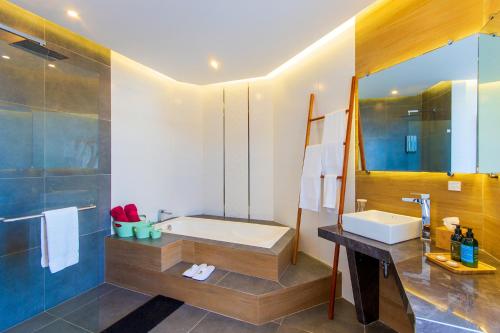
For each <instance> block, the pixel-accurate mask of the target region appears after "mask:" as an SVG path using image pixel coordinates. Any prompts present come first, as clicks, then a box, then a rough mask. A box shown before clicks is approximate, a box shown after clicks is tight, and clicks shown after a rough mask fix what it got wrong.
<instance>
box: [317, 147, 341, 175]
mask: <svg viewBox="0 0 500 333" xmlns="http://www.w3.org/2000/svg"><path fill="white" fill-rule="evenodd" d="M322 146H323V147H322V151H321V164H322V173H323V175H331V174H336V175H341V174H342V167H343V163H344V143H343V142H327V143H324V144H323V145H322Z"/></svg>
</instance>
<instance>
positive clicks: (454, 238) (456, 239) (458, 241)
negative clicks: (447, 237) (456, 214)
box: [450, 224, 464, 261]
mask: <svg viewBox="0 0 500 333" xmlns="http://www.w3.org/2000/svg"><path fill="white" fill-rule="evenodd" d="M454 226H455V232H454V233H453V235H451V241H450V253H451V260H454V261H461V260H462V259H461V257H460V256H461V255H460V253H461V251H460V248H461V247H462V239H463V238H464V236H463V235H462V229H461V228H460V225H459V224H454Z"/></svg>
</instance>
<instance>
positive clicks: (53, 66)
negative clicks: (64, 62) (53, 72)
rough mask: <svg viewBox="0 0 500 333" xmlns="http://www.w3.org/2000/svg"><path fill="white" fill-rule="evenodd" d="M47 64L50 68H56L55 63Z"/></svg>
mask: <svg viewBox="0 0 500 333" xmlns="http://www.w3.org/2000/svg"><path fill="white" fill-rule="evenodd" d="M47 66H49V67H50V68H56V65H54V64H48V65H47Z"/></svg>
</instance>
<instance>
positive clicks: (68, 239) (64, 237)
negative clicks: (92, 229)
mask: <svg viewBox="0 0 500 333" xmlns="http://www.w3.org/2000/svg"><path fill="white" fill-rule="evenodd" d="M43 214H44V217H42V221H41V222H42V223H41V233H40V236H41V248H42V260H41V263H42V267H49V268H50V272H51V273H56V272H59V271H60V270H62V269H64V268H66V267H68V266H71V265H74V264H76V263H78V260H79V235H78V209H77V208H76V207H68V208H62V209H55V210H49V211H46V212H44V213H43Z"/></svg>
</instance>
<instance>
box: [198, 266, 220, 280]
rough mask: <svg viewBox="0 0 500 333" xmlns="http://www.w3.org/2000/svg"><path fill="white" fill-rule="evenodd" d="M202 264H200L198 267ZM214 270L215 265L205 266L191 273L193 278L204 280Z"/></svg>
mask: <svg viewBox="0 0 500 333" xmlns="http://www.w3.org/2000/svg"><path fill="white" fill-rule="evenodd" d="M201 266H203V265H200V267H201ZM213 271H215V266H212V265H210V266H206V265H205V267H203V268H201V269H200V270H199V271H198V272H196V274H195V275H193V280H198V281H205V280H206V279H208V277H209V276H210V275H211V274H212V273H213Z"/></svg>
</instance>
